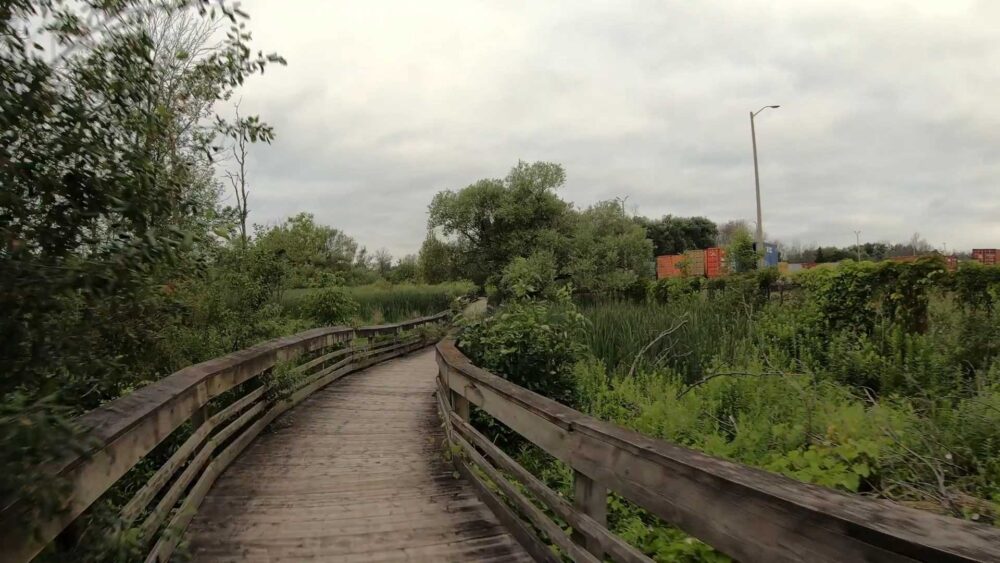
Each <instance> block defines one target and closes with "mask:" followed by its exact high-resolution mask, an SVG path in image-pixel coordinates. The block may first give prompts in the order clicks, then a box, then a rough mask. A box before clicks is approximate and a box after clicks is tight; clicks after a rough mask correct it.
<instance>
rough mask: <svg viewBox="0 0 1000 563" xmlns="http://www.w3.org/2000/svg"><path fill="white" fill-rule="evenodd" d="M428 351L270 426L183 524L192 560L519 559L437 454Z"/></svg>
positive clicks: (318, 397)
mask: <svg viewBox="0 0 1000 563" xmlns="http://www.w3.org/2000/svg"><path fill="white" fill-rule="evenodd" d="M436 375H437V365H436V364H435V360H434V351H433V349H432V348H428V349H426V350H423V351H420V352H416V353H415V354H413V355H411V356H406V357H403V358H400V359H397V360H393V361H390V362H387V363H385V364H380V365H377V366H374V367H372V368H369V369H367V370H365V371H362V372H358V373H356V374H353V375H348V376H346V377H344V378H343V379H340V380H338V381H335V382H333V383H332V384H330V385H329V386H327V387H326V388H325V389H322V390H320V391H318V392H316V393H315V394H314V395H313V396H312V397H310V398H309V399H307V400H306V401H304V402H303V403H302V404H301V405H299V406H298V407H296V408H295V409H293V410H292V411H290V412H289V413H287V414H286V415H284V416H283V417H281V418H279V419H278V420H276V421H275V423H274V425H273V428H272V430H271V431H270V432H268V433H266V434H264V435H261V437H260V438H258V439H257V441H256V442H254V443H253V444H252V445H251V446H250V447H249V448H247V451H246V452H244V453H243V455H242V456H241V457H240V458H239V459H237V460H236V462H235V463H234V464H233V465H232V466H230V467H229V469H228V470H227V471H226V472H225V473H224V474H223V475H222V477H220V478H219V480H218V481H217V482H216V484H215V486H214V487H213V489H212V490H211V492H210V493H209V495H208V496H207V497H206V498H205V501H204V503H203V504H202V506H201V508H200V509H199V511H198V514H197V515H196V516H195V519H194V521H193V522H192V523H191V526H190V528H189V529H188V532H187V536H188V539H189V540H190V554H191V555H192V557H193V559H194V560H195V561H309V560H313V561H316V560H321V561H530V558H529V557H528V556H527V554H525V553H524V551H523V550H522V549H521V547H520V545H519V544H518V543H517V542H516V541H515V540H514V539H513V538H512V537H511V536H510V535H509V534H508V533H507V532H506V530H505V529H504V528H503V527H502V526H501V525H500V523H499V522H498V521H497V520H496V518H495V517H494V516H493V513H492V512H491V511H490V509H489V508H487V507H486V506H485V505H484V504H482V503H481V502H480V501H479V499H478V498H477V497H476V494H475V492H474V491H473V489H472V488H471V486H470V485H469V484H468V483H466V482H465V481H463V480H461V479H456V478H455V476H454V474H453V471H454V470H453V469H452V467H451V465H450V464H448V463H447V462H446V461H445V460H444V458H443V456H442V442H443V440H444V435H443V431H442V429H441V423H440V419H439V416H438V412H437V406H436V403H435V399H434V396H433V392H434V389H435V384H434V378H435V377H436Z"/></svg>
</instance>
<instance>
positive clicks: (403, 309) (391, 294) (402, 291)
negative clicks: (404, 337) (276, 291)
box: [281, 282, 475, 323]
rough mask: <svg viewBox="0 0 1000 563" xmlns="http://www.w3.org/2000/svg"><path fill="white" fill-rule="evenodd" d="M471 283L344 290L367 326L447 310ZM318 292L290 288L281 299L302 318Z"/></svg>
mask: <svg viewBox="0 0 1000 563" xmlns="http://www.w3.org/2000/svg"><path fill="white" fill-rule="evenodd" d="M474 289H475V286H474V285H473V284H472V283H469V282H449V283H442V284H436V285H428V284H398V285H392V284H387V283H377V284H371V285H360V286H355V287H344V288H343V290H344V291H345V292H346V293H347V294H348V295H349V296H350V297H351V299H353V300H354V301H356V302H357V304H358V320H359V321H361V322H366V323H381V322H389V323H391V322H397V321H401V320H404V319H407V318H412V317H418V316H421V315H430V314H433V313H439V312H441V311H443V310H445V309H447V308H448V307H449V306H450V305H451V302H452V301H453V300H454V299H455V298H456V297H461V296H463V295H466V294H468V293H470V292H472V291H473V290H474ZM317 291H319V289H314V288H308V289H290V290H287V291H286V292H285V293H284V295H283V296H282V299H281V302H282V306H283V307H284V309H285V310H286V311H287V312H289V313H290V314H296V315H301V313H302V311H301V307H302V302H303V301H304V299H305V297H307V296H308V295H310V294H311V293H314V292H317Z"/></svg>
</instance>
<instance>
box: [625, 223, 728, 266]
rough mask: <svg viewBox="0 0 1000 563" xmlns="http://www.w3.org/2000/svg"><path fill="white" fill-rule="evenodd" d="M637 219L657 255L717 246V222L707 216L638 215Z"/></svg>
mask: <svg viewBox="0 0 1000 563" xmlns="http://www.w3.org/2000/svg"><path fill="white" fill-rule="evenodd" d="M635 221H636V223H638V224H639V225H641V226H642V227H643V228H645V229H646V236H647V237H648V238H649V239H650V240H651V241H653V252H655V253H656V255H657V256H662V255H664V254H680V253H682V252H684V251H686V250H697V249H701V248H709V247H711V246H715V240H716V236H717V235H718V228H717V227H716V225H715V223H713V222H712V221H711V220H710V219H707V218H705V217H675V216H673V215H664V216H663V217H661V218H659V219H648V218H646V217H636V218H635Z"/></svg>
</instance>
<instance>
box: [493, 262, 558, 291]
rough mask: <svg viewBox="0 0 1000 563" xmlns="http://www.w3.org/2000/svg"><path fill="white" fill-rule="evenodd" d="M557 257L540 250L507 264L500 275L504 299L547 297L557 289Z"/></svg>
mask: <svg viewBox="0 0 1000 563" xmlns="http://www.w3.org/2000/svg"><path fill="white" fill-rule="evenodd" d="M555 284H556V257H555V255H553V254H552V253H551V252H549V251H546V250H540V251H537V252H535V253H533V254H532V255H531V256H529V257H527V258H523V257H520V256H519V257H517V258H514V260H512V261H511V262H510V264H507V266H506V267H505V268H504V269H503V275H502V276H501V277H500V288H499V289H500V292H501V298H503V299H509V298H514V299H526V298H542V299H547V298H549V297H552V296H553V295H554V292H555V291H556V286H555Z"/></svg>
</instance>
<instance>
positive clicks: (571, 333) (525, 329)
mask: <svg viewBox="0 0 1000 563" xmlns="http://www.w3.org/2000/svg"><path fill="white" fill-rule="evenodd" d="M584 324H585V321H584V318H583V316H582V315H581V314H580V313H579V312H578V311H577V309H576V307H575V306H574V305H573V304H572V303H571V302H570V301H569V293H568V291H567V290H565V289H563V290H560V291H559V292H557V295H556V298H555V300H553V301H534V300H510V301H507V302H505V303H504V304H503V305H502V306H500V308H498V309H497V310H496V312H494V314H492V315H490V316H487V317H480V318H477V319H473V320H470V321H467V322H466V323H465V325H464V326H463V327H462V331H461V333H460V334H459V338H458V346H459V348H460V349H461V350H462V351H463V352H464V353H465V354H466V355H467V356H469V358H471V359H472V361H473V362H474V363H475V364H476V365H478V366H480V367H483V368H485V369H488V370H490V371H492V372H493V373H496V374H497V375H500V376H502V377H505V378H507V379H509V380H511V381H513V382H514V383H516V384H518V385H520V386H522V387H525V388H527V389H530V390H532V391H535V392H537V393H541V394H542V395H545V396H547V397H551V398H552V399H555V400H557V401H560V402H563V403H566V404H570V405H572V404H574V403H575V400H576V399H575V396H574V390H575V384H574V381H573V377H572V369H573V365H574V364H575V363H576V362H577V361H578V360H579V359H580V356H581V354H582V352H583V350H584V348H583V345H582V343H581V336H582V333H583V331H584Z"/></svg>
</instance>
